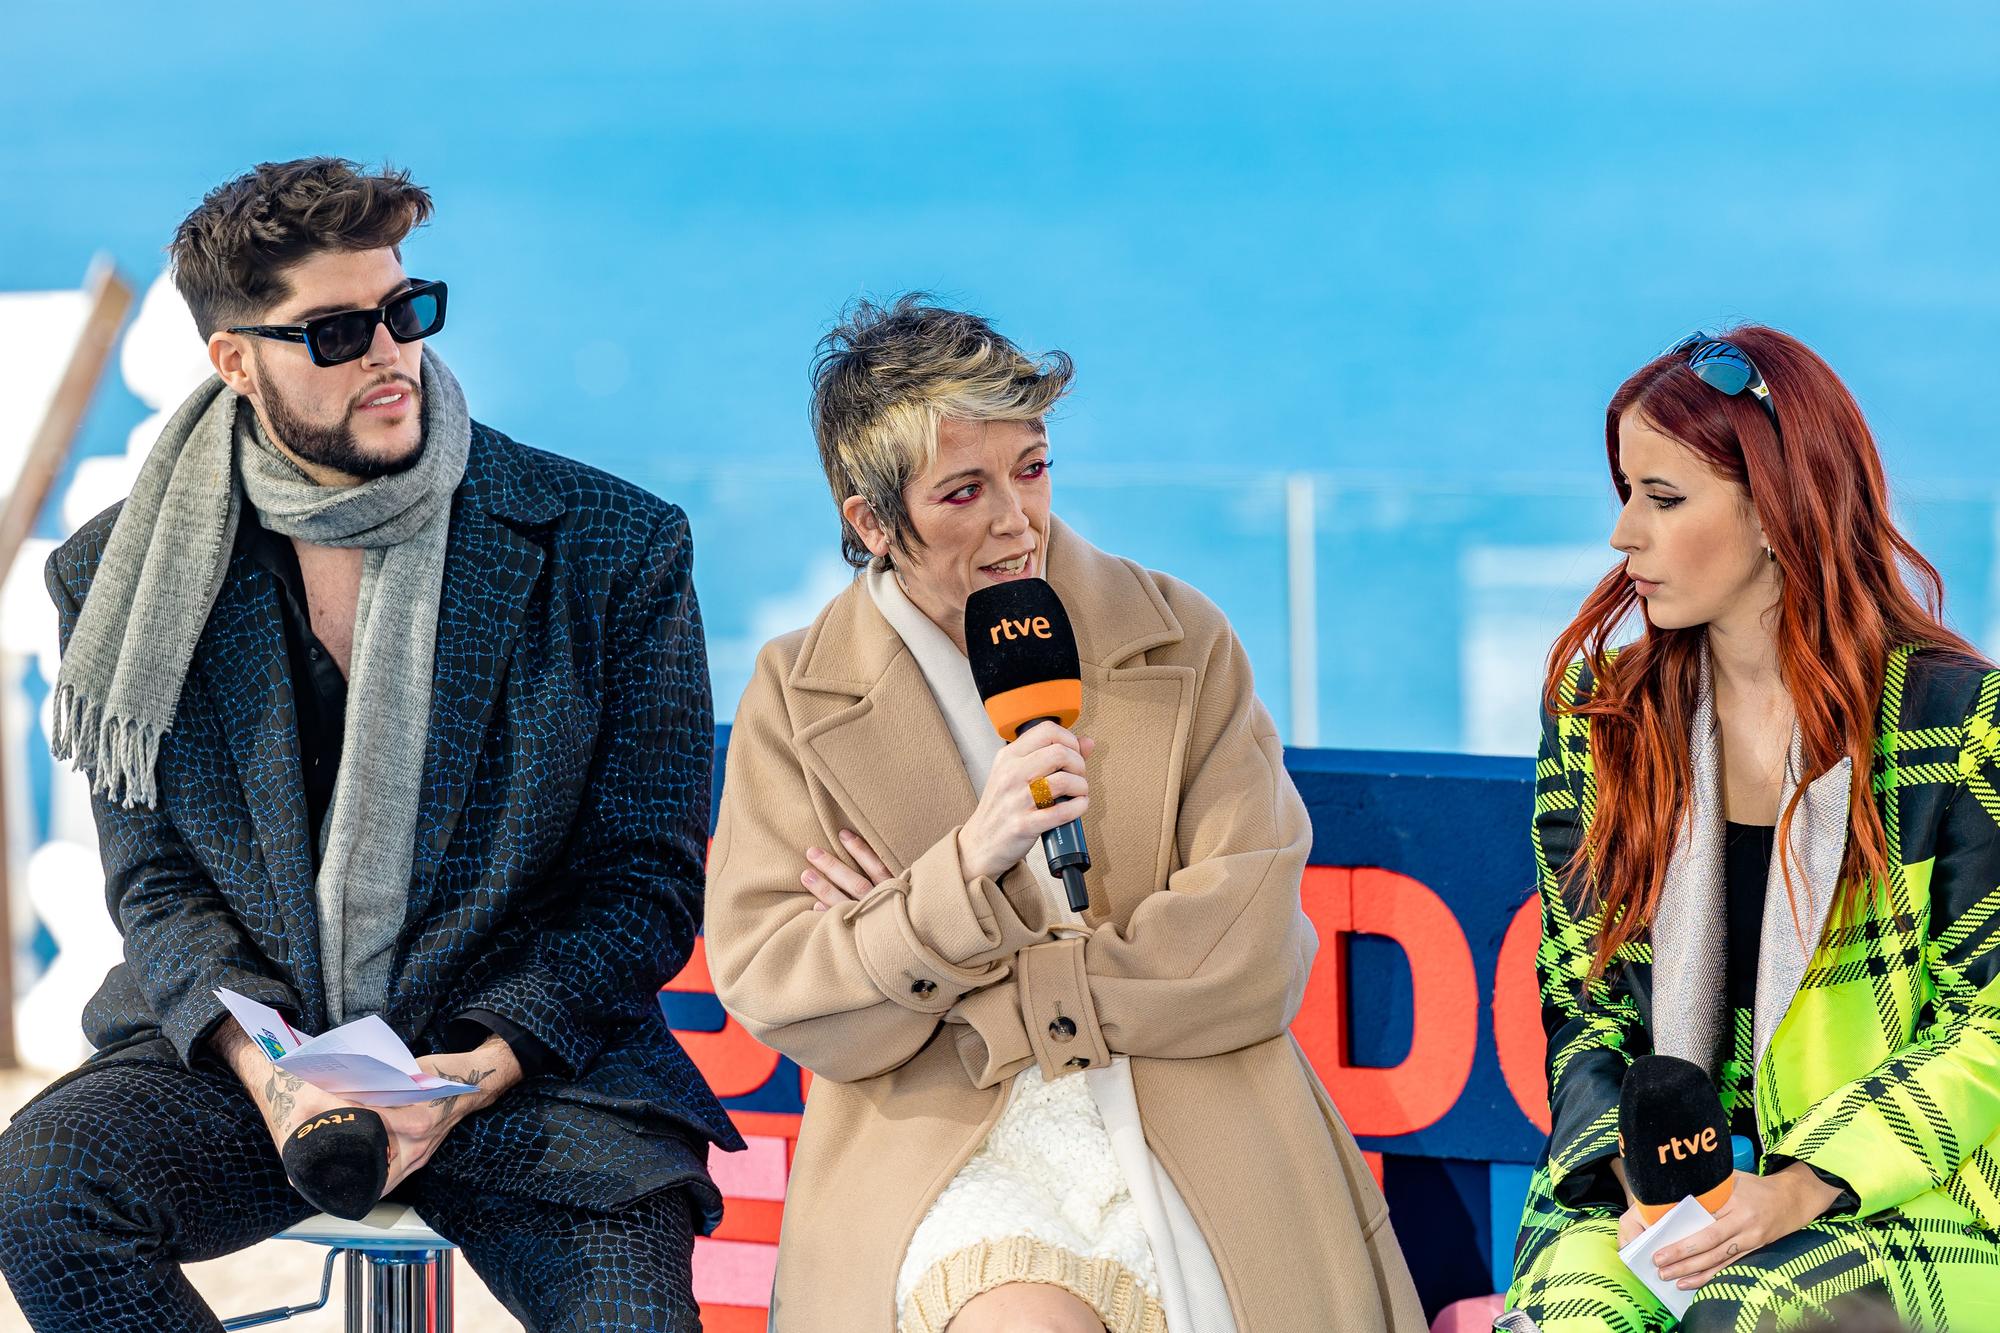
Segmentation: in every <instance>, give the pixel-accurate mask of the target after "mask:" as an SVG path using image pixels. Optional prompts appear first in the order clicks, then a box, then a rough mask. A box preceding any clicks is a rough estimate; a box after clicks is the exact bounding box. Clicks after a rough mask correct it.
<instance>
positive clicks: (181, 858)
mask: <svg viewBox="0 0 2000 1333" xmlns="http://www.w3.org/2000/svg"><path fill="white" fill-rule="evenodd" d="M430 210H431V202H430V198H429V196H428V195H427V194H426V193H425V192H424V191H423V190H422V189H421V188H419V187H418V186H416V185H414V184H412V183H411V182H410V180H409V179H408V177H407V176H406V175H404V174H401V173H395V172H384V173H380V174H368V173H365V172H363V171H362V170H361V169H359V168H357V167H356V166H355V165H354V164H352V163H348V162H344V161H340V160H337V159H328V158H315V159H307V160H303V161H298V162H290V163H282V164H265V165H263V166H260V167H258V168H257V169H256V170H255V171H252V172H250V173H249V174H247V175H245V176H242V177H240V178H238V179H236V180H233V181H231V182H229V183H228V184H226V185H224V186H222V187H220V188H219V189H217V190H215V191H213V192H212V193H210V194H209V196H208V197H207V198H206V199H204V200H203V202H202V204H201V206H200V207H199V208H197V209H196V210H195V211H194V213H193V214H192V215H190V216H189V217H188V219H187V220H186V221H185V222H184V223H183V224H182V225H181V227H180V230H179V233H178V234H177V236H176V237H175V240H174V244H173V247H172V255H173V266H174V277H175V281H176V284H177V285H178V286H179V288H180V289H181V291H182V293H183V294H184V295H185V296H186V298H187V301H188V305H189V308H190V309H191V311H192V312H193V315H194V318H195V322H196V324H197V326H198V328H199V330H200V332H201V334H202V336H203V337H204V338H206V339H207V341H208V351H209V357H210V360H211V362H212V363H213V365H214V367H215V371H216V373H215V376H214V377H213V378H211V379H210V380H209V381H208V382H207V383H206V384H204V385H203V386H202V387H201V388H200V389H198V390H197V391H196V392H195V393H194V394H193V395H192V396H191V397H190V398H189V399H188V400H187V402H186V403H184V404H183V405H182V406H181V408H180V410H179V411H178V412H176V413H175V415H174V417H173V419H172V420H171V421H170V422H169V423H168V425H167V427H166V429H165V431H164V432H163V433H162V435H161V437H160V440H159V442H158V443H157V444H156V445H155V447H154V449H153V451H152V453H151V454H150V456H149V457H148V459H147V462H146V464H145V466H144V468H143V469H142V471H141V473H140V475H139V479H138V481H137V483H136V484H135V486H134V488H133V491H132V494H131V496H130V497H129V498H128V499H127V500H126V501H124V502H123V504H122V505H120V506H118V507H115V508H114V509H113V510H111V511H109V512H107V513H105V514H103V515H101V516H99V517H98V518H96V519H94V520H92V521H91V522H90V523H88V524H86V525H85V526H84V527H83V528H82V529H81V530H80V531H79V532H77V533H76V535H75V536H73V537H71V538H70V539H69V541H67V542H66V543H64V544H63V546H62V547H61V548H60V549H59V550H58V551H57V552H56V553H55V554H54V556H53V557H52V558H51V559H50V561H49V565H48V585H49V589H50V592H51V594H52V596H53V597H54V599H55V602H56V606H57V610H58V613H59V615H60V620H61V627H62V637H63V644H64V657H63V667H62V671H61V673H60V675H59V677H58V680H57V684H56V691H55V695H56V698H55V714H56V727H55V748H56V753H57V755H58V757H66V758H73V759H74V760H75V761H76V764H77V766H78V767H79V768H81V769H83V770H84V771H85V772H86V773H87V774H88V775H89V777H90V779H91V785H92V790H93V801H94V809H95V814H96V820H97V826H98V833H99V839H100V842H101V844H102V850H103V857H104V865H105V877H106V878H105V882H106V891H107V896H108V898H109V902H110V907H111V910H112V914H113V916H114V918H115V920H116V922H117V924H118V926H119V929H120V930H121V932H122V933H123V936H124V941H125V961H124V962H123V963H122V964H121V965H120V966H118V967H116V968H114V969H112V971H111V972H110V974H109V975H108V976H107V977H106V979H105V982H104V985H103V988H102V989H101V990H100V991H99V992H98V994H97V996H96V997H95V998H94V999H93V1000H92V1001H91V1003H90V1006H89V1008H88V1009H87V1011H86V1013H85V1015H84V1026H85V1029H86V1034H87V1035H88V1037H89V1038H90V1040H91V1042H92V1044H93V1045H94V1046H96V1047H97V1054H96V1055H95V1056H93V1057H92V1059H91V1060H90V1061H89V1062H87V1063H86V1064H85V1065H84V1066H83V1067H82V1068H81V1069H80V1070H78V1071H76V1072H75V1073H73V1074H71V1075H69V1076H68V1077H67V1078H65V1079H64V1080H61V1081H59V1082H58V1083H57V1084H56V1085H54V1086H53V1087H52V1088H51V1089H50V1090H48V1091H47V1092H45V1093H44V1094H43V1095H42V1096H41V1097H40V1098H39V1099H38V1100H37V1101H36V1102H34V1103H32V1104H31V1105H30V1106H29V1107H28V1108H27V1109H26V1110H24V1111H23V1112H22V1113H21V1114H20V1115H19V1116H17V1117H16V1118H15V1120H14V1121H13V1123H12V1124H11V1125H10V1126H9V1127H8V1129H7V1130H6V1132H5V1134H4V1135H0V1266H4V1268H5V1271H6V1276H7V1279H8V1282H9V1284H10V1285H11V1287H12V1289H13V1292H14V1295H15V1296H16V1298H17V1299H18V1300H19V1301H20V1304H21V1306H22V1308H23V1310H24V1311H25V1312H26V1313H27V1315H28V1318H29V1320H30V1321H31V1322H32V1323H33V1324H34V1326H35V1327H36V1328H37V1329H41V1330H51V1329H86V1328H87V1329H91V1330H122V1329H130V1330H135V1331H136V1330H144V1331H145V1333H158V1331H159V1330H162V1329H174V1330H181V1329H217V1328H219V1327H220V1325H219V1324H218V1323H217V1322H216V1319H215V1317H214V1315H213V1314H211V1313H210V1312H209V1311H208V1309H207V1308H206V1307H205V1306H204V1305H203V1304H202V1302H201V1300H200V1298H199V1297H198V1296H197V1295H196V1294H195V1292H194V1290H193V1289H192V1288H191V1287H190V1286H189V1285H188V1284H187V1282H186V1281H185V1279H184V1278H183V1277H182V1276H181V1273H180V1264H182V1263H183V1262H186V1261H190V1260H197V1259H206V1258H211V1257H214V1256H216V1255H219V1254H224V1253H227V1252H229V1251H232V1250H235V1249H239V1248H241V1247H243V1246H245V1245H248V1244H251V1243H253V1242H255V1241H258V1240H261V1239H263V1238H265V1237H267V1236H270V1235H272V1234H273V1233H275V1232H277V1231H279V1230H281V1229H283V1228H285V1227H287V1226H290V1225H292V1224H294V1223H296V1222H298V1221H300V1220H302V1219H303V1218H305V1217H307V1216H309V1215H310V1214H311V1213H312V1212H314V1211H315V1210H314V1208H313V1207H312V1206H311V1205H310V1204H309V1203H308V1202H307V1201H306V1199H305V1198H303V1197H302V1196H301V1194H300V1193H299V1192H298V1191H297V1190H296V1189H295V1188H294V1184H293V1182H292V1181H291V1180H289V1179H288V1177H287V1174H286V1170H285V1167H284V1164H283V1162H282V1161H281V1157H280V1151H281V1148H282V1146H283V1145H285V1144H286V1143H287V1142H288V1141H289V1140H291V1139H292V1138H294V1137H295V1136H296V1135H297V1134H298V1131H299V1130H300V1129H301V1128H302V1127H306V1126H310V1125H313V1124H314V1122H315V1121H316V1120H317V1119H318V1117H320V1116H322V1115H324V1114H325V1113H326V1112H329V1111H333V1110H335V1109H337V1108H339V1107H341V1106H342V1105H343V1104H344V1103H346V1102H348V1101H350V1100H352V1099H350V1098H343V1097H339V1096H335V1095H332V1094H328V1093H325V1092H322V1091H320V1090H319V1089H317V1088H315V1087H313V1086H312V1085H310V1084H307V1083H304V1082H301V1081H300V1080H298V1079H296V1078H293V1077H291V1076H290V1075H288V1074H286V1073H283V1072H280V1071H278V1070H277V1069H276V1068H275V1067H274V1066H273V1065H271V1064H270V1063H269V1062H268V1061H267V1060H266V1058H265V1056H264V1055H263V1053H262V1052H261V1051H260V1050H259V1049H258V1047H257V1046H256V1045H255V1044H254V1043H253V1042H251V1041H250V1039H249V1038H248V1037H246V1036H245V1034H244V1033H243V1032H242V1030H241V1029H240V1028H239V1027H238V1026H237V1025H236V1024H235V1022H234V1020H232V1019H230V1018H229V1017H228V1015H227V1014H226V1012H225V1010H224V1008H223V1005H222V1002H221V1000H220V999H219V998H218V997H217V991H218V990H219V989H225V988H226V989H228V990H232V991H235V992H237V993H239V994H242V995H246V996H248V997H250V998H252V999H254V1000H258V1001H261V1002H262V1003H264V1004H267V1005H270V1006H272V1007H274V1008H276V1009H278V1010H280V1011H282V1012H283V1013H284V1014H285V1015H286V1017H287V1019H288V1021H290V1022H291V1023H292V1024H293V1025H294V1026H296V1027H297V1028H299V1029H300V1030H302V1031H309V1032H317V1031H322V1030H324V1029H326V1028H328V1027H330V1026H332V1025H334V1024H338V1023H343V1022H348V1021H351V1020H354V1019H358V1018H361V1017H364V1016H366V1015H370V1014H378V1015H380V1016H381V1017H382V1019H383V1020H385V1021H386V1022H387V1023H388V1024H389V1026H390V1027H391V1028H393V1029H394V1030H395V1031H396V1033H397V1034H398V1035H399V1036H401V1037H402V1038H403V1039H404V1040H405V1041H406V1042H408V1043H409V1045H410V1047H411V1049H412V1050H414V1051H417V1052H419V1053H421V1058H420V1060H419V1063H420V1064H421V1065H422V1066H423V1067H424V1068H425V1069H426V1070H427V1071H429V1072H431V1073H434V1074H438V1075H442V1076H444V1077H447V1078H449V1079H452V1080H455V1081H458V1082H461V1083H465V1084H469V1085H472V1086H474V1087H475V1088H476V1091H473V1092H468V1093H464V1094H461V1095H458V1096H456V1097H450V1098H446V1099H444V1100H439V1101H432V1102H425V1103H419V1104H416V1105H411V1106H403V1107H393V1108H383V1109H380V1110H379V1114H380V1116H381V1119H382V1124H383V1128H384V1130H385V1131H386V1136H387V1144H386V1148H385V1147H381V1146H379V1140H378V1141H377V1142H378V1146H376V1147H375V1148H374V1149H373V1150H372V1151H373V1153H374V1154H375V1156H374V1158H373V1159H372V1161H360V1162H358V1164H357V1165H356V1167H355V1169H356V1170H358V1171H360V1172H361V1173H362V1174H363V1175H364V1176H365V1175H366V1174H367V1171H368V1169H370V1168H373V1169H375V1170H382V1169H384V1168H386V1177H385V1180H386V1184H385V1186H384V1188H385V1190H386V1191H387V1192H389V1193H391V1194H393V1197H394V1198H395V1199H396V1200H398V1201H401V1202H405V1203H409V1204H411V1205H413V1206H414V1207H416V1209H417V1210H418V1212H419V1213H420V1214H421V1215H422V1216H423V1218H424V1219H425V1220H426V1221H427V1222H428V1223H429V1224H430V1225H431V1226H432V1227H434V1228H435V1229H436V1230H437V1231H439V1232H440V1233H441V1234H443V1235H444V1236H446V1237H448V1238H449V1239H451V1240H452V1241H454V1242H455V1243H456V1244H458V1245H459V1246H460V1247H461V1248H462V1249H463V1250H464V1252H465V1255H466V1258H467V1260H468V1261H469V1262H470V1263H471V1264H472V1266H473V1268H474V1269H475V1270H476V1271H477V1272H478V1273H479V1274H480V1276H481V1277H482V1278H483V1279H484V1280H485V1281H486V1283H487V1285H488V1286H489V1287H490V1288H491V1289H492V1290H493V1291H494V1292H495V1294H496V1295H498V1296H499V1297H500V1299H501V1300H502V1301H503V1302H504V1303H505V1304H506V1305H507V1306H508V1308H509V1309H511V1310H512V1311H513V1312H514V1313H515V1314H516V1315H517V1316H518V1317H519V1318H520V1319H521V1320H522V1321H523V1322H524V1323H525V1324H526V1325H527V1326H528V1327H529V1328H531V1329H536V1330H541V1329H557V1328H561V1329H585V1328H587V1329H592V1330H612V1329H634V1330H637V1329H646V1330H656V1329H671V1330H694V1329H697V1328H699V1317H698V1313H697V1309H696V1306H695V1303H694V1299H693V1296H692V1281H691V1277H690V1261H691V1252H692V1246H693V1235H694V1233H696V1232H706V1231H708V1230H710V1229H712V1228H713V1227H714V1226H715V1225H716V1223H717V1222H718V1221H719V1218H720V1208H721V1200H720V1197H719V1195H718V1194H717V1192H716V1190H715V1188H714V1186H713V1184H712V1183H711V1182H710V1180H709V1178H708V1176H707V1173H706V1170H705V1161H706V1154H707V1149H708V1146H709V1145H710V1144H711V1143H714V1144H720V1145H722V1146H724V1147H726V1148H735V1147H740V1146H741V1143H740V1140H738V1138H737V1136H736V1134H735V1132H734V1130H733V1129H732V1128H731V1127H730V1125H729V1121H728V1118H727V1117H726V1116H725V1115H724V1113H723V1111H722V1109H721V1107H720V1106H719V1104H718V1103H717V1102H716V1101H715V1099H714V1097H713V1096H712V1095H711V1094H710V1093H709V1090H708V1089H707V1088H706V1087H705V1086H704V1085H703V1083H702V1080H701V1078H700V1076H699V1074H697V1073H696V1071H695V1069H694V1066H693V1065H692V1063H691V1062H690V1061H689V1060H688V1058H687V1057H686V1055H685V1054H684V1053H683V1052H682V1051H681V1050H680V1048H679V1047H678V1046H677V1045H676V1044H675V1043H674V1041H673V1038H672V1036H671V1035H670V1034H669V1033H668V1031H667V1029H666V1027H665V1025H664V1023H663V1021H662V1018H661V1014H660V1011H659V1008H658V1006H657V997H656V992H657V989H658V987H659V986H660V985H661V984H662V983H663V982H664V981H666V980H667V979H669V978H670V977H672V976H673V974H674V973H676V972H677V971H679V970H680V968H681V966H682V965H683V964H684V963H685V962H686V961H687V958H688V955H689V952H690V950H691V949H692V946H693V937H694V932H695V930H696V928H697V926H698V925H699V922H700V913H701V894H702V865H703V860H704V852H705V846H706V837H707V828H708V808H709V775H710V750H711V738H712V735H713V732H712V726H713V722H712V715H711V711H710V706H709V696H708V675H707V663H706V655H705V652H704V647H703V642H702V631H701V618H700V611H699V609H698V607H697V606H696V603H695V596H694V589H693V586H692V583H691V581H690V570H691V560H692V552H691V547H690V543H689V537H688V531H687V524H686V521H685V519H684V517H683V516H682V514H681V512H680V511H679V510H678V509H676V508H675V507H673V506H672V505H668V504H666V503H664V502H662V501H660V500H658V499H656V498H654V497H653V496H651V495H648V494H646V493H645V492H643V491H641V490H639V489H638V488H637V487H634V486H631V485H628V484H626V483H623V482H621V481H618V480H616V479H615V478H612V477H609V476H606V475H604V474H602V473H600V472H596V471H594V470H592V469H590V468H587V467H584V466H582V465H580V464H577V463H573V462H570V461H567V460H565V459H561V458H557V457H555V456H553V455H550V454H545V453H541V452H538V451H536V450H532V449H528V448H525V447H523V446H521V445H519V444H516V443H515V442H513V441H512V440H510V439H508V438H507V437H506V436H504V435H502V434H500V433H499V432H498V431H495V430H492V429H491V428H489V427H486V426H483V425H480V424H479V423H477V422H474V421H472V420H471V418H470V417H469V416H468V414H467V409H466V404H465V400H464V396H463V395H462V393H461V392H460V389H459V386H458V383H457V381H456V380H455V379H454V378H453V377H452V374H451V372H450V371H449V370H448V369H446V367H445V364H444V362H443V361H442V360H441V359H440V358H439V356H438V355H437V353H436V352H435V351H434V350H432V349H431V348H430V347H429V346H428V345H427V344H426V341H425V340H426V339H429V338H431V337H433V336H434V335H436V334H438V333H439V332H441V331H442V330H443V328H444V323H445V299H446V288H445V284H444V283H442V282H437V281H429V280H422V279H413V278H411V277H410V276H408V275H407V274H406V273H405V272H404V270H403V263H402V253H401V244H402V242H403V240H404V239H405V237H406V236H407V235H408V234H409V233H410V231H411V230H412V229H413V228H415V227H416V226H418V225H420V224H421V223H422V222H424V221H425V220H426V219H427V218H428V216H429V213H430ZM80 887H81V886H79V888H80ZM322 1123H323V1122H322ZM325 1141H326V1140H324V1139H323V1140H322V1142H325ZM364 1155H365V1154H364ZM370 1197H371V1198H372V1195H371V1196H370ZM350 1202H352V1201H350ZM366 1202H367V1201H366V1200H364V1201H362V1205H361V1206H365V1203H366Z"/></svg>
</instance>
